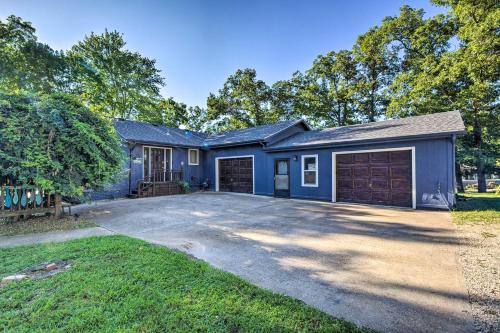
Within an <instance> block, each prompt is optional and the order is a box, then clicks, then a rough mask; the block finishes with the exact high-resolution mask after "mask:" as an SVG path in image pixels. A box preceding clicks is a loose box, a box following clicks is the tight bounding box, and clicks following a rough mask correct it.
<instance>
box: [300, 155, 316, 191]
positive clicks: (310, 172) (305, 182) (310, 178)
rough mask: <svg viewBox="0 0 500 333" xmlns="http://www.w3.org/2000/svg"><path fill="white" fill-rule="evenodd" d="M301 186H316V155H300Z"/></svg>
mask: <svg viewBox="0 0 500 333" xmlns="http://www.w3.org/2000/svg"><path fill="white" fill-rule="evenodd" d="M301 163H302V186H310V187H317V186H318V155H302V162H301Z"/></svg>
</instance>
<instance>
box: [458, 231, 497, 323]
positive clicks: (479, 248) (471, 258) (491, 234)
mask: <svg viewBox="0 0 500 333" xmlns="http://www.w3.org/2000/svg"><path fill="white" fill-rule="evenodd" d="M457 228H458V234H459V237H461V238H462V240H463V242H462V245H461V246H460V262H461V264H462V267H463V273H464V276H465V280H466V283H467V287H468V291H469V297H470V301H471V305H472V315H473V317H474V322H475V326H476V330H477V331H478V332H500V224H491V225H480V224H464V225H459V226H457Z"/></svg>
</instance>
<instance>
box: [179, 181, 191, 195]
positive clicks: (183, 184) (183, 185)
mask: <svg viewBox="0 0 500 333" xmlns="http://www.w3.org/2000/svg"><path fill="white" fill-rule="evenodd" d="M177 184H178V185H179V186H180V187H181V188H182V192H183V193H188V192H189V183H188V182H187V181H185V180H179V182H178V183H177Z"/></svg>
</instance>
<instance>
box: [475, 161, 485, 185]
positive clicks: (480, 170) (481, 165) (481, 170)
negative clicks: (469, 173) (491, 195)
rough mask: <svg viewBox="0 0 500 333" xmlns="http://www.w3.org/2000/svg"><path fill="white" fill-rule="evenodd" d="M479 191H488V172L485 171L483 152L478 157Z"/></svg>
mask: <svg viewBox="0 0 500 333" xmlns="http://www.w3.org/2000/svg"><path fill="white" fill-rule="evenodd" d="M476 169H477V192H478V193H486V174H485V172H484V158H483V156H482V155H481V154H478V156H477V157H476Z"/></svg>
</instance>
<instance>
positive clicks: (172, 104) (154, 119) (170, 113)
mask: <svg viewBox="0 0 500 333" xmlns="http://www.w3.org/2000/svg"><path fill="white" fill-rule="evenodd" d="M137 120H139V121H144V122H148V123H152V124H159V125H163V126H167V127H179V126H181V125H185V124H187V123H188V108H187V105H186V104H184V103H180V102H176V101H175V100H174V99H173V98H172V97H170V98H168V99H164V98H160V99H159V101H154V102H153V103H151V107H150V108H143V109H142V110H141V111H140V112H139V114H138V116H137Z"/></svg>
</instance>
